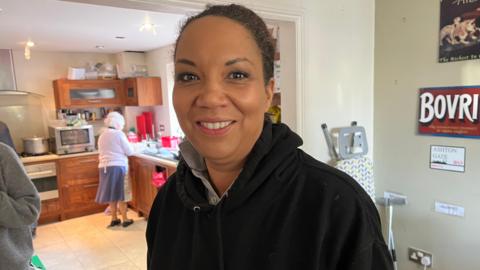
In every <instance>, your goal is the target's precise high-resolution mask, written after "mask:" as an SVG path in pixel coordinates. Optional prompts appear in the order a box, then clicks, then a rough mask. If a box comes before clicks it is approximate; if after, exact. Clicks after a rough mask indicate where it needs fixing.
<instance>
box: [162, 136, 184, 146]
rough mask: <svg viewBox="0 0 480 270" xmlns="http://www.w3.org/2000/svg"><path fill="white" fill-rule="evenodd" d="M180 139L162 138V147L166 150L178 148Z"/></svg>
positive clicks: (172, 137) (173, 137)
mask: <svg viewBox="0 0 480 270" xmlns="http://www.w3.org/2000/svg"><path fill="white" fill-rule="evenodd" d="M179 139H180V138H178V137H175V136H162V146H163V147H166V148H177V147H178V141H179Z"/></svg>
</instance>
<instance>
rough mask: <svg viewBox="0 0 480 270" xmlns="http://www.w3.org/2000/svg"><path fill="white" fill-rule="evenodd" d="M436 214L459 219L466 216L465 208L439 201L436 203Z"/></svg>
mask: <svg viewBox="0 0 480 270" xmlns="http://www.w3.org/2000/svg"><path fill="white" fill-rule="evenodd" d="M435 212H437V213H442V214H445V215H450V216H457V217H464V216H465V208H463V207H461V206H458V205H453V204H448V203H443V202H437V201H435Z"/></svg>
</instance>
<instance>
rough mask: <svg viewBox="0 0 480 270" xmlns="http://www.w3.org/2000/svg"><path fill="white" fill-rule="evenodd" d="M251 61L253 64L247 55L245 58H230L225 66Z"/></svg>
mask: <svg viewBox="0 0 480 270" xmlns="http://www.w3.org/2000/svg"><path fill="white" fill-rule="evenodd" d="M244 61H246V62H249V63H250V64H252V65H253V63H252V61H250V60H248V58H246V57H243V58H235V59H232V60H228V61H227V62H225V66H230V65H233V64H236V63H238V62H244Z"/></svg>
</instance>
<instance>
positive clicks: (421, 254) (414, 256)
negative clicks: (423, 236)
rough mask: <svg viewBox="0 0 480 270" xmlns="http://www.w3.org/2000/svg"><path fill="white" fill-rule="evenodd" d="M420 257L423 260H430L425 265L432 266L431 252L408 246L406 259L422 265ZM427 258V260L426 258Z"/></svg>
mask: <svg viewBox="0 0 480 270" xmlns="http://www.w3.org/2000/svg"><path fill="white" fill-rule="evenodd" d="M422 258H424V259H423V262H424V263H425V262H428V261H430V264H428V265H427V267H432V265H433V255H432V253H429V252H427V251H424V250H421V249H418V248H412V247H409V248H408V259H409V260H410V261H412V262H415V263H417V264H419V265H422V266H423V265H424V264H423V263H422ZM427 258H428V259H429V260H427Z"/></svg>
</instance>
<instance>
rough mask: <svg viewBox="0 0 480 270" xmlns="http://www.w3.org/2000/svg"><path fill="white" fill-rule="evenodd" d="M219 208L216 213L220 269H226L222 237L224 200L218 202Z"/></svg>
mask: <svg viewBox="0 0 480 270" xmlns="http://www.w3.org/2000/svg"><path fill="white" fill-rule="evenodd" d="M217 206H218V209H217V213H216V217H215V218H216V220H217V239H218V269H220V270H224V269H225V261H224V258H223V238H222V206H223V200H220V202H219V203H218V205H217Z"/></svg>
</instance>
